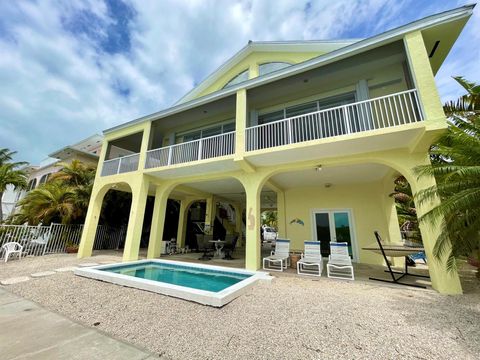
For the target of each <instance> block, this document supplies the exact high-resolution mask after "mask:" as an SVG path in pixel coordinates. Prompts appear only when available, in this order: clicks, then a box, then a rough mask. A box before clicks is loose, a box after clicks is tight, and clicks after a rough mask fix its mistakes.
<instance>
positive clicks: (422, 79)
mask: <svg viewBox="0 0 480 360" xmlns="http://www.w3.org/2000/svg"><path fill="white" fill-rule="evenodd" d="M404 44H405V50H406V53H407V57H408V63H409V65H410V70H411V72H412V76H413V82H414V83H415V88H416V89H417V90H418V95H419V97H420V103H421V105H422V108H423V112H424V115H425V119H426V120H440V121H441V122H442V123H444V122H445V121H446V119H445V113H444V112H443V107H442V102H441V101H440V96H439V94H438V90H437V87H436V85H435V78H434V76H433V72H432V67H431V66H430V61H429V58H428V53H427V49H426V48H425V42H424V41H423V36H422V33H421V32H420V31H415V32H412V33H409V34H407V35H405V38H404Z"/></svg>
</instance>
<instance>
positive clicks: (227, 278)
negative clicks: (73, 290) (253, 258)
mask: <svg viewBox="0 0 480 360" xmlns="http://www.w3.org/2000/svg"><path fill="white" fill-rule="evenodd" d="M101 270H102V271H106V272H112V273H116V274H122V275H128V276H133V277H137V278H141V279H147V280H153V281H158V282H163V283H168V284H173V285H178V286H185V287H189V288H193V289H198V290H205V291H211V292H219V291H222V290H224V289H226V288H228V287H229V286H232V285H234V284H236V283H238V282H240V281H242V280H245V279H247V278H249V277H250V276H252V275H248V274H238V273H233V272H228V271H218V270H210V269H201V268H198V267H193V266H183V265H171V264H161V263H156V262H151V263H142V264H133V265H119V266H115V267H110V268H106V269H101Z"/></svg>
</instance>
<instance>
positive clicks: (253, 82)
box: [104, 4, 475, 134]
mask: <svg viewBox="0 0 480 360" xmlns="http://www.w3.org/2000/svg"><path fill="white" fill-rule="evenodd" d="M474 7H475V4H472V5H465V6H462V7H459V8H455V9H452V10H448V11H444V12H441V13H438V14H434V15H430V16H427V17H425V18H423V19H420V20H416V21H413V22H411V23H409V24H406V25H403V26H400V27H397V28H394V29H392V30H389V31H386V32H383V33H381V34H379V35H375V36H372V37H370V38H367V39H364V40H360V41H357V42H355V43H353V44H351V45H347V46H345V47H342V48H340V49H337V50H333V51H331V52H329V53H327V54H324V55H320V56H318V57H316V58H313V59H310V60H307V61H305V62H302V63H299V64H295V65H291V66H289V67H286V68H284V69H281V70H277V71H274V72H272V73H269V74H266V75H263V76H259V77H256V78H253V79H250V80H247V81H244V82H242V83H240V84H237V85H234V86H231V87H228V88H225V89H222V90H218V91H215V92H213V93H211V94H207V95H205V96H202V97H200V98H196V99H193V100H190V101H188V102H185V103H180V104H177V105H174V106H172V107H170V108H167V109H165V110H161V111H158V112H155V113H153V114H150V115H147V116H143V117H141V118H138V119H135V120H132V121H129V122H126V123H123V124H121V125H118V126H115V127H112V128H110V129H107V130H105V131H104V133H105V134H107V133H111V132H113V131H116V130H119V129H123V128H126V127H129V126H131V125H134V124H138V123H142V122H146V121H152V120H158V119H161V118H163V117H166V116H170V115H173V114H176V113H179V112H182V111H185V110H188V109H192V108H195V107H197V106H200V105H203V104H206V103H209V102H212V101H214V100H218V99H222V98H225V97H227V96H231V95H233V94H235V93H236V92H237V91H238V90H239V89H243V88H245V89H251V88H254V87H257V86H260V85H264V84H267V83H271V82H274V81H276V80H280V79H283V78H285V77H288V76H292V75H296V74H299V73H302V72H305V71H308V70H312V69H315V68H318V67H320V66H324V65H327V64H330V63H332V62H335V61H339V60H341V59H344V58H347V57H350V56H353V55H355V54H359V53H362V52H365V51H367V50H371V49H374V48H377V47H380V46H383V45H386V44H389V43H392V42H395V41H398V40H401V39H402V38H403V37H404V36H405V35H406V34H408V33H410V32H413V31H424V30H427V29H431V28H434V27H440V26H442V25H445V24H448V23H451V22H454V21H457V20H463V21H464V22H466V21H467V20H468V18H469V17H470V16H471V15H472V12H473V8H474ZM462 26H463V25H462ZM445 56H446V55H445Z"/></svg>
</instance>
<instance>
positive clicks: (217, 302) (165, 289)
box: [75, 260, 272, 307]
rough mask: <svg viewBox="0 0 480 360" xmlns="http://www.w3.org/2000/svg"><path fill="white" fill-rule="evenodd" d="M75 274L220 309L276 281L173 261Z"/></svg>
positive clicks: (83, 270) (106, 267)
mask: <svg viewBox="0 0 480 360" xmlns="http://www.w3.org/2000/svg"><path fill="white" fill-rule="evenodd" d="M75 274H76V275H79V276H84V277H88V278H92V279H96V280H102V281H105V282H110V283H113V284H117V285H123V286H128V287H132V288H137V289H142V290H146V291H151V292H155V293H159V294H163V295H168V296H173V297H178V298H181V299H185V300H190V301H195V302H198V303H200V304H204V305H210V306H216V307H221V306H223V305H225V304H227V303H229V302H230V301H232V300H233V299H235V298H236V297H238V296H239V295H241V294H242V293H243V292H244V291H245V290H246V289H247V288H248V287H249V286H251V285H253V284H254V283H255V282H257V281H259V280H264V281H271V280H272V277H271V276H270V275H269V274H268V273H266V272H262V271H249V270H244V269H232V268H227V267H222V266H213V265H204V264H193V263H185V262H180V261H172V260H139V261H133V262H128V263H119V264H109V265H99V266H93V267H89V268H78V269H76V270H75Z"/></svg>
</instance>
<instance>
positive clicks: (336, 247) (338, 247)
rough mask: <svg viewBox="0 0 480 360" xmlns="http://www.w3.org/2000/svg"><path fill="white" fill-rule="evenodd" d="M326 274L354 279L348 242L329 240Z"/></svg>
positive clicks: (331, 276)
mask: <svg viewBox="0 0 480 360" xmlns="http://www.w3.org/2000/svg"><path fill="white" fill-rule="evenodd" d="M327 276H328V277H329V278H334V279H343V280H355V276H354V274H353V266H352V259H351V258H350V255H349V254H348V243H346V242H331V243H330V255H329V256H328V264H327Z"/></svg>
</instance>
